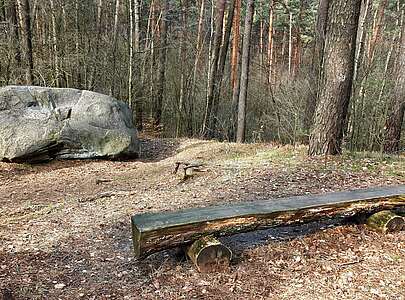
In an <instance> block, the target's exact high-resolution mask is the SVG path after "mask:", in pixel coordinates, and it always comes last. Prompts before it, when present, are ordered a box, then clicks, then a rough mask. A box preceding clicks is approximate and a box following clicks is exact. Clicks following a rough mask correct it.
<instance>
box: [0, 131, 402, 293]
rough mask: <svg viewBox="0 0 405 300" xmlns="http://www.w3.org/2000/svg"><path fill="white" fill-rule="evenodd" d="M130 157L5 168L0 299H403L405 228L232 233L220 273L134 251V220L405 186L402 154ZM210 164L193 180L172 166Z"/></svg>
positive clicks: (0, 203) (221, 152)
mask: <svg viewBox="0 0 405 300" xmlns="http://www.w3.org/2000/svg"><path fill="white" fill-rule="evenodd" d="M142 149H143V150H142V155H141V158H140V159H138V160H133V161H105V160H86V161H84V160H82V161H53V162H50V163H46V164H40V165H28V164H10V163H0V183H1V185H0V299H1V296H2V294H3V298H4V299H13V298H15V299H405V232H400V233H396V234H387V235H381V234H377V233H375V232H372V231H369V230H367V228H365V227H364V226H363V225H353V224H351V225H347V224H346V225H342V226H334V225H333V224H326V225H325V224H320V225H319V224H318V225H317V224H313V225H308V226H301V227H295V228H290V229H289V228H284V229H283V228H281V229H277V230H273V231H267V233H266V234H256V233H254V234H251V235H250V236H249V235H247V236H243V235H240V236H235V238H230V239H229V238H228V239H227V240H226V241H225V242H228V243H231V244H232V248H233V249H234V253H235V259H234V261H233V263H232V265H231V268H230V269H229V270H228V271H226V272H223V273H216V274H201V273H198V272H197V271H196V270H195V269H194V268H193V266H192V265H191V264H190V263H189V262H187V261H185V260H181V259H179V258H178V256H176V255H174V252H173V251H172V250H169V251H163V252H161V253H157V254H154V255H151V256H150V257H148V258H147V259H145V260H143V261H136V260H134V258H133V252H132V244H131V229H130V216H131V215H133V214H136V213H142V212H154V211H163V210H174V209H179V208H186V207H187V208H189V207H198V206H207V205H211V204H220V203H226V202H236V201H252V200H258V199H268V198H272V197H282V196H290V195H302V194H307V193H324V192H329V191H340V190H346V189H354V188H366V187H371V186H381V185H395V184H405V157H399V156H396V157H382V156H380V155H378V154H364V153H363V154H345V155H343V156H341V157H332V158H330V157H329V158H328V157H315V158H311V157H307V156H306V150H307V149H306V147H304V146H300V147H295V148H294V147H292V146H282V147H279V146H276V145H272V144H245V145H237V144H232V143H219V142H212V141H200V140H190V139H185V140H165V139H144V140H142ZM196 160H198V161H202V162H204V163H205V164H206V171H205V172H201V173H199V174H198V175H195V176H193V177H191V178H188V179H187V180H181V179H180V178H179V177H178V176H176V175H173V174H172V173H173V170H174V167H175V162H176V161H196Z"/></svg>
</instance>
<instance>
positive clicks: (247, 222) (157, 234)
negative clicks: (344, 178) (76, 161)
mask: <svg viewBox="0 0 405 300" xmlns="http://www.w3.org/2000/svg"><path fill="white" fill-rule="evenodd" d="M404 206H405V185H399V186H392V187H380V188H372V189H366V190H355V191H346V192H337V193H327V194H321V195H307V196H296V197H288V198H282V199H273V200H265V201H255V202H249V203H246V202H245V203H237V204H229V205H223V206H212V207H205V208H193V209H187V210H181V211H177V212H163V213H151V214H139V215H134V216H133V217H132V231H133V244H134V252H135V256H136V257H145V256H147V255H149V254H152V253H154V252H157V251H160V250H163V249H169V248H174V247H177V246H180V245H184V244H191V243H192V242H193V241H195V240H198V239H199V238H201V237H202V236H205V235H214V236H224V235H232V234H236V233H240V232H247V231H253V230H258V229H266V228H271V227H277V226H284V225H291V224H300V223H308V222H311V221H319V220H322V219H327V218H332V217H342V218H343V217H350V216H354V215H356V214H358V213H363V214H364V213H367V214H372V213H375V212H377V211H380V210H390V209H393V208H398V207H404Z"/></svg>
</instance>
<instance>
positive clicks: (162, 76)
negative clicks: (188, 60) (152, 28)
mask: <svg viewBox="0 0 405 300" xmlns="http://www.w3.org/2000/svg"><path fill="white" fill-rule="evenodd" d="M162 2H163V3H162ZM162 2H161V3H160V5H161V19H160V38H159V66H158V74H157V75H158V78H157V87H156V97H155V100H154V109H153V123H154V125H155V126H159V125H160V124H161V121H162V105H163V96H164V95H163V93H164V88H165V80H166V52H167V49H166V48H167V16H166V14H167V10H168V0H162Z"/></svg>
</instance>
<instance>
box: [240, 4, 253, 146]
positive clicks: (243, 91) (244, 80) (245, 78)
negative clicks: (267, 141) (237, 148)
mask: <svg viewBox="0 0 405 300" xmlns="http://www.w3.org/2000/svg"><path fill="white" fill-rule="evenodd" d="M253 13H254V0H248V1H247V3H246V17H245V29H244V34H243V48H242V65H241V78H240V91H239V101H238V129H237V131H236V142H237V143H243V142H244V141H245V131H246V98H247V91H248V83H249V62H250V38H251V31H252V22H253Z"/></svg>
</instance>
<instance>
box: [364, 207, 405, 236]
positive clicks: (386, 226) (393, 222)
mask: <svg viewBox="0 0 405 300" xmlns="http://www.w3.org/2000/svg"><path fill="white" fill-rule="evenodd" d="M367 226H369V227H370V228H372V229H374V230H377V231H380V232H382V233H390V232H397V231H401V230H403V229H405V219H404V218H403V217H401V216H398V215H396V214H395V213H393V212H391V211H389V210H383V211H379V212H377V213H375V214H373V215H371V216H370V217H369V218H368V219H367Z"/></svg>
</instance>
